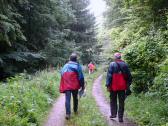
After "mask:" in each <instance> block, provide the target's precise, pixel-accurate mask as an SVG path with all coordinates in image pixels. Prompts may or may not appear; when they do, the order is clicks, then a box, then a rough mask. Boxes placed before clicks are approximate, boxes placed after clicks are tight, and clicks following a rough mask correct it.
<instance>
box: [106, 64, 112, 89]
mask: <svg viewBox="0 0 168 126" xmlns="http://www.w3.org/2000/svg"><path fill="white" fill-rule="evenodd" d="M112 74H113V69H112V63H111V64H110V66H109V68H108V71H107V77H106V87H109V86H110V84H111V82H112Z"/></svg>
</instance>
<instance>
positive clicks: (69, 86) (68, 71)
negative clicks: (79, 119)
mask: <svg viewBox="0 0 168 126" xmlns="http://www.w3.org/2000/svg"><path fill="white" fill-rule="evenodd" d="M79 89H81V90H83V91H84V89H85V86H84V76H83V72H82V67H81V65H80V64H79V63H78V62H77V54H76V53H72V54H71V56H70V61H69V62H68V63H66V64H65V65H64V67H63V68H62V70H61V82H60V92H61V93H65V108H66V119H67V120H68V119H70V115H71V94H72V96H73V110H74V113H77V111H78V90H79Z"/></svg>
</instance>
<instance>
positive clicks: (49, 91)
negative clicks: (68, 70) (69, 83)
mask: <svg viewBox="0 0 168 126" xmlns="http://www.w3.org/2000/svg"><path fill="white" fill-rule="evenodd" d="M59 80H60V79H59V73H57V72H56V71H54V72H47V71H42V72H38V73H36V74H35V75H34V76H32V75H26V74H20V75H17V76H15V77H12V78H9V79H8V80H7V82H6V83H2V82H1V83H0V108H1V109H0V126H39V125H41V122H42V121H43V120H44V117H45V116H46V115H47V111H48V109H49V107H50V106H51V105H52V103H53V99H55V98H56V97H57V96H59V92H58V91H57V90H58V87H59V86H58V84H59Z"/></svg>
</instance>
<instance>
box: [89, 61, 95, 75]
mask: <svg viewBox="0 0 168 126" xmlns="http://www.w3.org/2000/svg"><path fill="white" fill-rule="evenodd" d="M88 69H89V74H91V73H93V72H94V70H95V65H94V64H93V63H92V62H90V63H89V64H88Z"/></svg>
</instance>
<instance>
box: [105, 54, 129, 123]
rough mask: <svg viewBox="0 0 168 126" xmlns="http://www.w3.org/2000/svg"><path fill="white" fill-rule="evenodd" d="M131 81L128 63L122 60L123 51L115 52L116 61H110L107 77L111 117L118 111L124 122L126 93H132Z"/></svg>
mask: <svg viewBox="0 0 168 126" xmlns="http://www.w3.org/2000/svg"><path fill="white" fill-rule="evenodd" d="M131 83H132V76H131V73H130V70H129V68H128V65H127V64H126V63H125V62H124V61H123V60H121V53H115V54H114V62H111V63H110V66H109V69H108V72H107V78H106V87H107V90H108V91H109V92H110V109H111V116H110V119H113V118H116V117H117V113H118V120H119V122H123V115H124V102H125V98H126V95H129V94H130V93H131V91H130V88H129V87H130V85H131ZM117 97H118V100H119V105H117Z"/></svg>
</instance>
